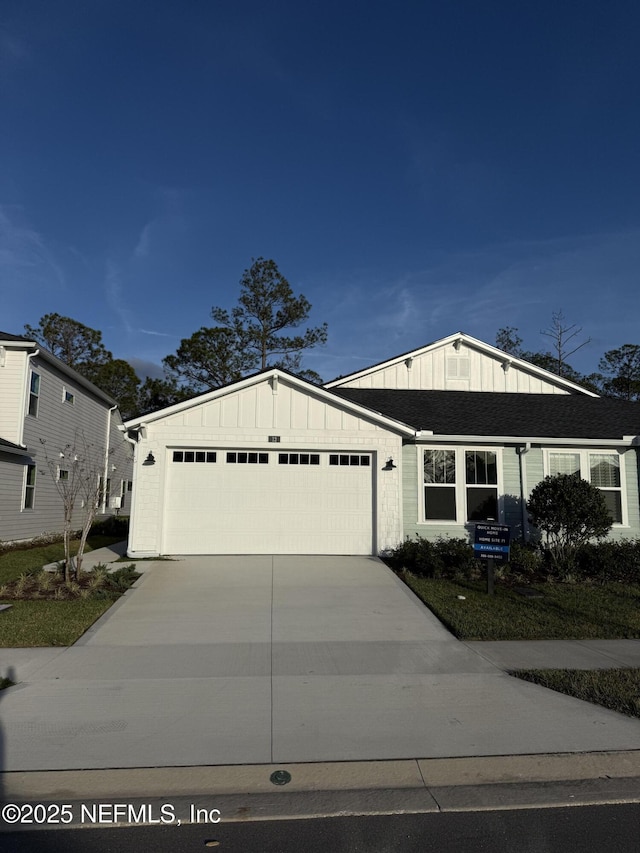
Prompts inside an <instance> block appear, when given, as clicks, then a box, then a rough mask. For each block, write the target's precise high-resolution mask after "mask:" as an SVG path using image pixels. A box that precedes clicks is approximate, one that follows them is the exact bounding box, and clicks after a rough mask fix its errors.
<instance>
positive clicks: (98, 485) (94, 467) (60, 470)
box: [41, 430, 105, 583]
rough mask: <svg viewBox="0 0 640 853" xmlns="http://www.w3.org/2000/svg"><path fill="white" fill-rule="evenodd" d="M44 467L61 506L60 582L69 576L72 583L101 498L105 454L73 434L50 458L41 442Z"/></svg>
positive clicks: (79, 565)
mask: <svg viewBox="0 0 640 853" xmlns="http://www.w3.org/2000/svg"><path fill="white" fill-rule="evenodd" d="M41 442H42V445H43V447H44V455H45V459H46V462H47V468H48V469H49V473H50V475H51V478H52V480H53V483H54V486H55V488H56V491H57V492H58V495H59V496H60V500H61V503H62V511H63V519H64V527H63V542H64V579H65V582H67V583H69V582H70V581H71V580H72V575H73V574H75V578H76V580H77V579H78V578H79V577H80V574H81V572H82V557H83V554H84V549H85V545H86V543H87V537H88V535H89V530H90V529H91V525H92V524H93V522H94V519H95V517H96V513H97V511H98V508H99V506H100V500H101V497H102V480H101V476H102V474H103V471H104V460H105V451H104V448H100V447H98V446H97V445H95V444H92V443H91V442H88V441H87V439H86V436H85V435H84V433H83V432H82V431H81V430H78V431H76V433H75V436H74V440H73V441H72V442H70V443H69V444H67V445H65V446H64V447H63V448H62V449H61V450H60V451H59V452H58V453H57V455H56V456H55V457H54V458H51V456H50V455H49V453H48V451H47V444H46V442H45V441H44V440H43V439H41ZM78 513H81V514H80V519H81V525H82V527H81V535H80V546H79V548H78V552H77V554H76V559H75V564H74V560H73V556H72V554H71V540H72V538H73V534H74V532H75V530H76V529H77V527H76V526H74V521H76V523H77V518H78Z"/></svg>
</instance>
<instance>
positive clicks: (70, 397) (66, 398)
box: [62, 385, 76, 406]
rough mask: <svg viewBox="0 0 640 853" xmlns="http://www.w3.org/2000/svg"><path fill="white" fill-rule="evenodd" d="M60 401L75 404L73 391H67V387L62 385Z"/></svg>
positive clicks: (69, 404)
mask: <svg viewBox="0 0 640 853" xmlns="http://www.w3.org/2000/svg"><path fill="white" fill-rule="evenodd" d="M62 402H63V403H66V404H67V405H68V406H75V404H76V395H75V394H74V392H73V391H69V389H68V388H65V386H64V385H63V386H62Z"/></svg>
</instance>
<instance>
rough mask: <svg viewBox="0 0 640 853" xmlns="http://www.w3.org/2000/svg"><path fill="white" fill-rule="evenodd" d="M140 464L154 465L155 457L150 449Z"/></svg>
mask: <svg viewBox="0 0 640 853" xmlns="http://www.w3.org/2000/svg"><path fill="white" fill-rule="evenodd" d="M142 464H143V465H155V464H156V457H155V456H154V455H153V453H152V452H151V451H149V455H148V456H147V458H146V459H145V460H144V462H143V463H142Z"/></svg>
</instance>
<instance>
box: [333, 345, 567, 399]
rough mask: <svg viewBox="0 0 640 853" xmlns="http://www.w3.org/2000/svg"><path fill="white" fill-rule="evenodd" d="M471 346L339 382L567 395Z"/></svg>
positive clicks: (446, 348)
mask: <svg viewBox="0 0 640 853" xmlns="http://www.w3.org/2000/svg"><path fill="white" fill-rule="evenodd" d="M504 365H505V361H504V359H499V358H496V357H494V356H491V355H489V354H488V353H485V352H481V351H480V350H477V349H475V348H473V347H469V346H465V345H462V346H460V347H459V348H458V349H456V348H455V347H454V346H453V344H448V345H443V346H442V347H439V348H437V349H433V350H429V351H428V352H425V353H422V354H421V355H417V356H414V357H413V358H410V359H404V360H402V361H398V362H396V363H395V364H392V365H389V366H387V367H381V368H379V369H378V370H371V371H370V372H368V373H366V374H365V375H364V376H360V377H359V378H355V379H351V380H348V381H346V382H344V383H341V387H343V388H398V389H411V390H425V391H509V392H513V393H514V394H568V393H569V392H568V391H567V389H566V388H563V387H561V386H560V385H558V384H555V383H554V382H553V380H549V381H547V380H545V379H543V378H541V377H540V376H537V375H536V374H534V373H530V372H529V371H527V370H526V369H524V368H522V367H520V366H519V365H515V364H513V363H512V364H510V365H509V367H508V369H505V366H504Z"/></svg>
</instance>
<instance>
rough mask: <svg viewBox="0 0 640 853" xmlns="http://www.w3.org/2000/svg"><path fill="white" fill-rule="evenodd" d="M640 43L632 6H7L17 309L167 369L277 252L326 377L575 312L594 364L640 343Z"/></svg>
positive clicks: (6, 85)
mask: <svg viewBox="0 0 640 853" xmlns="http://www.w3.org/2000/svg"><path fill="white" fill-rule="evenodd" d="M639 44H640V4H638V3H637V2H625V0H620V2H617V0H613V2H609V3H602V2H598V3H595V2H590V0H581V2H575V0H573V1H572V2H567V1H566V0H559V1H558V0H556V2H547V0H540V2H536V3H529V4H524V3H514V2H512V0H504V2H490V0H483V2H478V0H473V2H472V0H447V2H437V3H436V2H400V3H397V4H391V3H390V2H385V3H382V2H376V0H373V2H372V0H367V2H348V0H343V2H340V3H338V2H332V0H322V2H242V0H239V1H238V0H233V2H232V0H229V2H226V0H225V2H215V0H190V2H186V3H178V2H175V0H172V2H168V0H153V1H151V0H149V2H143V0H135V2H130V0H127V2H121V0H78V2H71V0H56V2H53V3H52V2H34V0H16V1H14V0H2V2H1V3H0V122H1V123H2V127H1V132H0V277H1V281H0V283H1V291H2V301H1V305H2V307H1V308H0V328H2V329H3V330H5V331H8V332H13V333H20V332H21V331H22V327H23V325H24V323H31V324H34V323H36V322H37V320H38V319H39V317H40V316H42V315H43V314H44V313H46V312H49V311H57V312H59V313H61V314H66V315H68V316H71V317H74V318H75V319H78V320H80V321H82V322H84V323H86V324H87V325H90V326H93V327H95V328H99V329H101V330H102V332H103V334H104V338H105V342H106V344H107V346H108V347H109V348H110V349H112V351H113V352H114V355H116V356H117V357H122V358H129V359H134V360H139V361H140V362H153V363H155V364H158V363H159V362H160V360H161V358H162V357H163V356H164V355H166V354H167V353H169V352H173V351H174V350H175V348H176V347H177V346H178V344H179V341H180V338H182V337H187V336H189V335H190V334H191V333H192V332H193V331H195V330H196V329H197V328H199V327H200V326H201V325H207V324H208V323H209V321H210V318H209V311H210V308H211V306H212V305H223V306H225V307H229V306H231V305H233V304H234V302H235V300H236V297H237V294H238V281H239V279H240V276H241V274H242V271H243V270H244V269H245V268H246V267H248V266H249V265H250V263H251V259H252V257H258V256H264V257H268V258H273V259H274V260H275V261H276V263H277V264H278V266H279V267H280V270H281V271H282V273H283V274H284V275H285V276H286V277H287V278H288V279H289V281H290V283H291V285H292V287H293V289H294V291H295V292H303V293H304V294H305V295H306V296H307V297H308V298H309V299H310V301H311V302H312V304H313V312H312V318H311V319H312V322H315V323H320V322H323V321H325V320H326V321H327V322H328V323H329V332H330V337H329V343H328V344H327V346H326V348H324V349H323V350H322V351H318V352H317V353H316V354H313V355H311V356H309V357H308V359H307V364H308V366H309V367H313V368H314V369H316V370H318V371H319V372H320V373H321V374H322V375H324V376H325V378H327V379H328V378H331V377H332V376H334V375H336V374H338V373H346V372H350V371H351V370H354V369H357V368H359V367H361V366H362V365H363V364H367V363H373V362H376V361H379V360H381V359H384V358H387V357H391V356H393V355H395V354H397V353H398V352H403V351H406V350H408V349H411V348H413V347H417V346H420V345H422V344H424V343H426V342H428V341H431V340H434V339H436V338H439V337H444V336H445V335H448V334H451V333H452V332H454V331H457V330H459V329H462V330H463V331H466V332H468V333H470V334H472V335H475V336H476V337H479V338H481V339H483V340H486V341H488V342H489V343H493V342H494V339H495V333H496V331H497V329H498V328H499V327H500V326H504V325H512V326H517V327H519V329H520V333H521V335H522V337H523V338H524V342H525V345H526V347H527V348H530V349H539V348H542V347H543V346H544V343H545V342H544V340H543V339H541V338H540V335H539V332H540V329H542V328H546V327H548V325H549V323H550V320H551V313H552V312H553V311H558V310H563V311H564V313H565V315H566V317H567V318H568V320H569V321H570V322H572V323H577V324H578V325H580V326H583V327H584V335H583V337H587V336H590V337H591V338H592V339H593V341H592V343H591V344H590V345H589V346H588V347H585V348H584V349H583V350H582V351H581V352H580V354H579V355H578V356H577V357H576V358H575V359H574V364H575V366H576V367H578V369H582V370H585V371H587V372H589V371H591V370H595V369H596V367H597V361H598V358H599V357H600V355H601V354H602V353H603V352H604V351H605V350H606V349H611V348H612V347H616V346H619V345H621V344H623V343H640V328H639V324H638V307H637V306H638V297H637V292H638V270H639V269H640V241H639V239H638V238H639V236H640V211H639V192H638V190H639V187H640V156H639V155H640V115H639V106H640V97H639V95H640V92H639V88H640V51H639V50H638V45H639ZM134 363H136V364H139V362H138V361H135V362H134Z"/></svg>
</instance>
